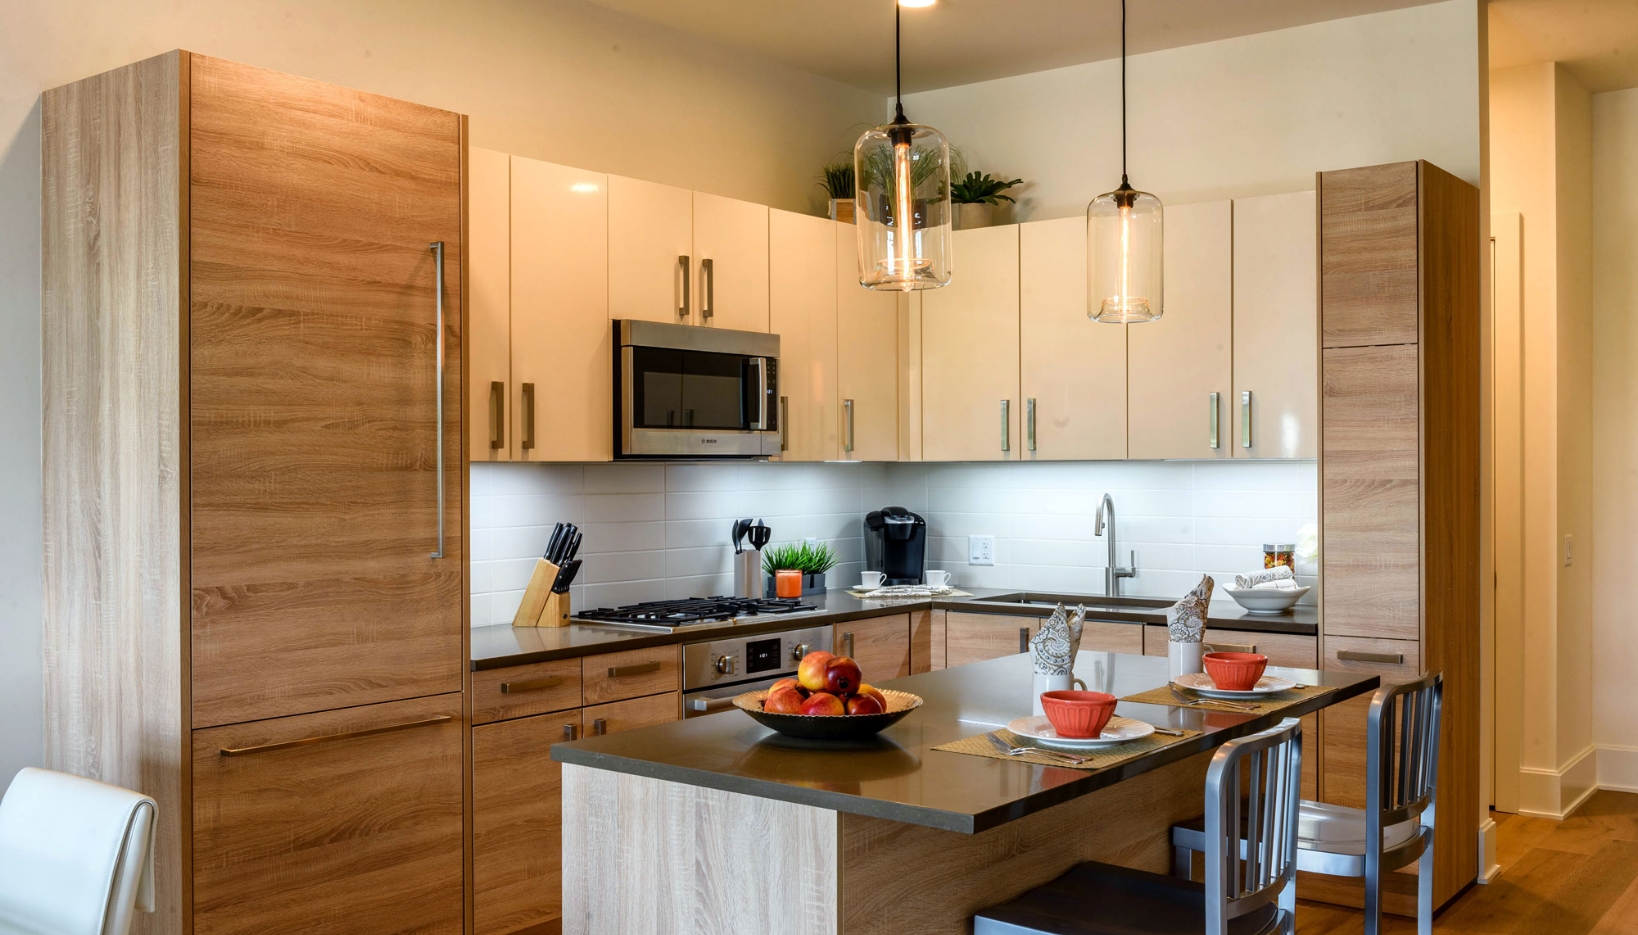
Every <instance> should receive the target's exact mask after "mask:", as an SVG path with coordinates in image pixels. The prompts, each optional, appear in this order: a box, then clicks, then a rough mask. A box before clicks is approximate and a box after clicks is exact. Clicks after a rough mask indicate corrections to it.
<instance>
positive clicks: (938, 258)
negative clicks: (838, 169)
mask: <svg viewBox="0 0 1638 935" xmlns="http://www.w3.org/2000/svg"><path fill="white" fill-rule="evenodd" d="M909 5H912V4H911V3H906V2H905V0H899V3H897V4H895V5H894V7H893V72H894V82H895V84H896V96H897V97H898V104H897V107H896V108H895V116H894V117H893V121H892V122H891V123H888V124H886V125H885V126H880V127H876V128H874V129H872V130H867V131H866V132H865V134H864V136H861V137H859V142H858V143H856V144H855V145H854V147H853V182H854V185H853V199H854V211H853V217H854V221H855V223H856V224H857V225H858V228H859V230H858V237H859V285H861V286H864V287H865V288H866V289H876V290H879V291H884V292H910V291H913V290H917V289H937V288H938V287H940V286H946V285H949V283H950V252H951V251H950V239H951V238H950V231H951V224H950V221H951V216H950V144H949V141H947V140H945V138H944V134H942V133H940V132H938V131H937V130H935V129H933V128H932V127H924V126H921V125H919V124H914V123H911V122H910V121H909V119H908V118H906V117H905V116H904V81H903V65H902V58H903V54H902V51H901V49H900V43H899V32H900V30H899V20H900V17H899V8H900V7H901V6H909ZM915 5H922V6H925V5H927V4H925V3H917V4H915Z"/></svg>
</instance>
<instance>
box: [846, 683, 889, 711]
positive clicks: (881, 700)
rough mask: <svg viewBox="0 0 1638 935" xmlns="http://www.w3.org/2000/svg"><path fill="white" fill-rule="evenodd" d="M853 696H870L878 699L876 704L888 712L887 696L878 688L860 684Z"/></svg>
mask: <svg viewBox="0 0 1638 935" xmlns="http://www.w3.org/2000/svg"><path fill="white" fill-rule="evenodd" d="M853 694H855V695H869V696H871V697H872V698H875V699H876V703H877V704H879V705H881V706H882V710H883V711H886V710H887V696H886V695H884V694H882V693H881V692H880V691H879V690H877V688H876V686H874V685H867V684H865V683H864V682H860V683H859V687H858V688H856V689H854V690H853Z"/></svg>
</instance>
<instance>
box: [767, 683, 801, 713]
mask: <svg viewBox="0 0 1638 935" xmlns="http://www.w3.org/2000/svg"><path fill="white" fill-rule="evenodd" d="M804 700H806V699H804V698H803V697H802V693H801V692H799V691H797V690H796V689H795V688H791V687H788V686H787V687H785V688H780V689H776V690H774V691H771V692H769V693H768V697H767V698H764V699H763V701H762V710H764V711H766V712H768V713H769V714H800V713H801V712H802V703H803V701H804Z"/></svg>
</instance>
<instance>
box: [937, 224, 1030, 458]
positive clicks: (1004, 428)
mask: <svg viewBox="0 0 1638 935" xmlns="http://www.w3.org/2000/svg"><path fill="white" fill-rule="evenodd" d="M955 250H956V253H957V254H958V255H959V256H960V257H961V274H960V275H959V276H956V277H954V278H953V279H952V280H951V281H950V284H949V285H948V286H945V287H944V288H943V289H934V290H931V291H928V292H924V293H922V297H921V307H922V334H921V346H922V403H921V444H922V457H923V458H924V459H925V460H928V461H1009V460H1017V459H1018V458H1019V456H1020V454H1021V453H1022V452H1023V447H1024V445H1023V439H1021V438H1020V437H1019V433H1018V428H1019V426H1020V425H1021V424H1022V413H1021V412H1020V410H1021V409H1022V407H1021V406H1020V405H1019V404H1018V225H1016V224H1012V225H1008V226H1005V227H986V228H981V229H978V230H965V231H957V232H956V234H955Z"/></svg>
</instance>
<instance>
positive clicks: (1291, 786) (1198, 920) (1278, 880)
mask: <svg viewBox="0 0 1638 935" xmlns="http://www.w3.org/2000/svg"><path fill="white" fill-rule="evenodd" d="M1242 788H1247V789H1249V790H1250V793H1249V795H1247V796H1246V797H1245V798H1243V799H1242V797H1241V795H1240V791H1241V789H1242ZM1301 790H1302V728H1301V726H1300V724H1299V723H1298V722H1297V721H1296V720H1295V719H1293V718H1287V719H1285V720H1284V721H1281V722H1280V725H1279V726H1278V727H1274V728H1271V729H1269V730H1265V731H1262V732H1260V733H1256V734H1252V735H1251V736H1249V737H1242V738H1240V739H1238V740H1231V741H1229V742H1228V743H1226V744H1224V745H1223V746H1222V747H1220V748H1218V750H1217V753H1216V754H1214V755H1213V756H1212V759H1211V766H1210V767H1209V768H1208V769H1207V771H1206V818H1205V828H1204V834H1205V840H1207V841H1212V842H1214V843H1215V844H1216V845H1217V846H1215V847H1211V848H1207V849H1206V882H1205V884H1204V885H1202V884H1199V883H1195V882H1193V881H1190V880H1181V879H1178V878H1177V877H1172V876H1165V875H1163V874H1158V873H1148V872H1145V871H1142V870H1131V869H1128V868H1126V867H1116V866H1112V865H1110V864H1100V863H1095V862H1088V863H1084V864H1077V865H1076V866H1074V867H1072V868H1070V870H1069V872H1068V873H1065V874H1064V875H1063V876H1061V877H1059V878H1058V879H1056V880H1053V881H1052V882H1051V883H1048V884H1046V885H1045V886H1039V887H1036V888H1035V889H1033V890H1030V891H1029V892H1027V893H1024V894H1023V895H1022V896H1019V897H1018V898H1017V899H1014V900H1013V901H1011V902H1009V903H1004V904H1002V905H1000V906H994V907H991V908H989V909H986V910H984V911H983V912H980V913H979V914H978V915H977V916H975V917H974V919H973V935H1026V933H1027V935H1138V933H1143V935H1150V933H1158V935H1197V933H1200V932H1205V933H1206V935H1275V933H1284V935H1291V933H1293V932H1295V931H1296V929H1295V924H1296V915H1295V909H1296V897H1295V895H1294V894H1295V892H1296V873H1297V870H1296V860H1295V858H1296V848H1297V802H1298V799H1299V798H1300V797H1301Z"/></svg>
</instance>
